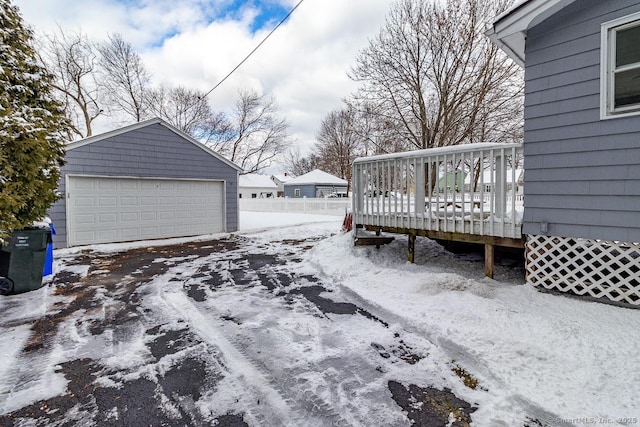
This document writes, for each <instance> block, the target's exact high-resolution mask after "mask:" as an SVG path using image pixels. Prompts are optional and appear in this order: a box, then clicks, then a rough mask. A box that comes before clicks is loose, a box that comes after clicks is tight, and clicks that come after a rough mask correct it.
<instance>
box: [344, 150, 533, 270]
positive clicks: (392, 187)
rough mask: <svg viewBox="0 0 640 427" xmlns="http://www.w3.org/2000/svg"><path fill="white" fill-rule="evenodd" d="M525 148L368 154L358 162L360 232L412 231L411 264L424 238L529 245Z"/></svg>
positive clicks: (489, 247)
mask: <svg viewBox="0 0 640 427" xmlns="http://www.w3.org/2000/svg"><path fill="white" fill-rule="evenodd" d="M522 155H523V150H522V145H521V144H495V143H481V144H468V145H461V146H454V147H443V148H434V149H429V150H418V151H410V152H404V153H394V154H388V155H381V156H374V157H365V158H359V159H356V160H355V162H354V164H353V177H352V187H353V198H352V210H353V224H354V230H357V229H358V228H365V229H367V230H369V231H373V232H376V234H380V232H386V233H393V234H406V235H407V236H408V259H409V261H411V262H413V261H414V260H415V258H414V257H415V255H414V244H415V238H416V236H424V237H428V238H431V239H442V240H453V241H462V242H471V243H481V244H484V245H485V274H486V275H487V276H489V277H492V276H493V247H494V246H507V247H524V238H523V236H522V214H523V211H524V204H523V197H522V193H521V185H520V184H521V182H520V179H521V177H520V170H519V169H517V168H515V167H511V166H512V165H517V164H518V162H519V161H520V160H521V159H522Z"/></svg>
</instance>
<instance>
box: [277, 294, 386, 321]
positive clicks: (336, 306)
mask: <svg viewBox="0 0 640 427" xmlns="http://www.w3.org/2000/svg"><path fill="white" fill-rule="evenodd" d="M324 292H331V291H329V290H327V289H326V288H324V287H323V286H320V285H314V286H303V287H301V288H298V289H294V290H292V291H291V292H290V294H292V295H296V294H299V295H302V296H304V297H305V298H306V299H307V300H309V301H310V302H312V303H313V304H315V306H316V307H317V308H318V310H320V311H321V312H322V313H324V314H351V315H353V314H360V315H362V316H364V317H366V318H367V319H371V320H373V321H375V322H380V323H381V324H383V325H384V326H385V327H389V324H388V323H387V322H385V321H383V320H381V319H378V318H377V317H375V316H374V315H373V314H371V313H369V312H368V311H367V310H365V309H363V308H360V307H358V306H357V305H355V304H352V303H350V302H336V301H333V300H331V299H329V298H325V297H323V296H320V294H322V293H324Z"/></svg>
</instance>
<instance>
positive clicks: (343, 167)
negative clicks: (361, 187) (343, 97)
mask: <svg viewBox="0 0 640 427" xmlns="http://www.w3.org/2000/svg"><path fill="white" fill-rule="evenodd" d="M355 121H356V113H355V112H354V111H353V110H349V109H344V110H336V111H332V112H330V113H329V114H327V116H325V118H324V119H323V120H322V123H321V124H320V130H319V131H318V136H317V141H316V144H315V147H314V152H315V155H316V157H317V158H318V159H319V162H318V163H319V166H320V168H321V169H322V170H324V171H326V172H329V173H332V174H334V175H337V176H339V177H340V178H343V179H346V180H347V182H348V183H351V163H352V162H353V161H354V160H355V158H356V157H357V156H358V155H360V154H361V153H363V148H364V143H363V140H362V139H361V138H360V137H359V135H358V134H357V133H356V132H355V128H354V122H355Z"/></svg>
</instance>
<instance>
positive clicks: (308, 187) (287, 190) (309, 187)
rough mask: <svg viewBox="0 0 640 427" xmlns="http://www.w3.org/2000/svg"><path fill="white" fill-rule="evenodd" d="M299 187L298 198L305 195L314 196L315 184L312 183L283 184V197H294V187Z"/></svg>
mask: <svg viewBox="0 0 640 427" xmlns="http://www.w3.org/2000/svg"><path fill="white" fill-rule="evenodd" d="M296 188H299V189H300V196H299V197H298V198H302V197H307V198H315V197H316V186H315V185H314V184H300V185H295V184H291V185H288V184H285V185H284V197H291V198H292V199H293V198H296V195H295V189H296Z"/></svg>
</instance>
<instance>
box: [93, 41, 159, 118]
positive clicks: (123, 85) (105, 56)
mask: <svg viewBox="0 0 640 427" xmlns="http://www.w3.org/2000/svg"><path fill="white" fill-rule="evenodd" d="M97 49H98V52H99V53H100V57H99V61H98V62H99V64H100V67H101V70H100V71H101V74H102V78H101V79H100V82H101V85H102V87H103V88H104V93H105V94H106V95H107V97H108V99H109V105H110V107H111V108H113V109H115V110H118V111H121V112H123V113H125V114H126V115H127V116H129V117H131V118H133V119H134V120H135V121H136V122H139V121H141V120H143V119H145V118H147V117H148V112H149V105H148V104H147V101H148V96H147V95H148V92H149V90H150V89H149V86H150V83H151V76H150V74H149V72H148V71H147V70H146V68H145V66H144V64H143V63H142V59H141V58H140V55H138V52H136V51H135V50H134V49H133V47H132V46H131V43H128V42H126V41H125V40H124V39H123V38H122V36H121V35H120V34H111V35H109V40H108V41H107V42H104V43H99V44H98V45H97Z"/></svg>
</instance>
